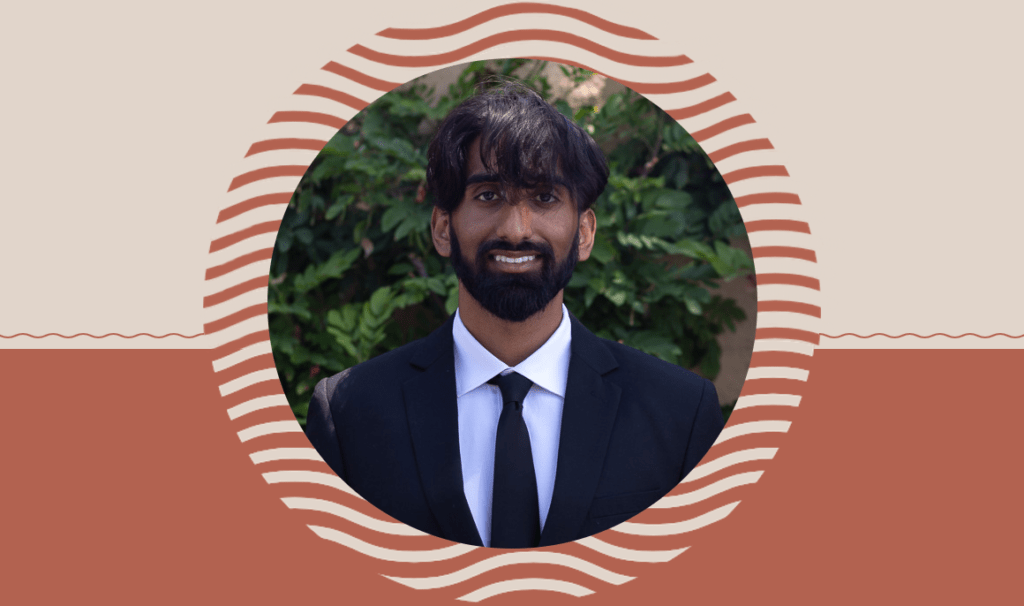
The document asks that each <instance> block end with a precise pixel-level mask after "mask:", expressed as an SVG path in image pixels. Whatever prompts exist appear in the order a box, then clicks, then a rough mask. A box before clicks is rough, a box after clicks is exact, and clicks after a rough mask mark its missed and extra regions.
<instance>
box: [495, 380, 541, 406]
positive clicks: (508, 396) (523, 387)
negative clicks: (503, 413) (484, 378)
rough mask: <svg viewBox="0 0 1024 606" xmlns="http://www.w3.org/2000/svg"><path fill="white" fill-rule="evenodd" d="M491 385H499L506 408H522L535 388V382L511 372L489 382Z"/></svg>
mask: <svg viewBox="0 0 1024 606" xmlns="http://www.w3.org/2000/svg"><path fill="white" fill-rule="evenodd" d="M488 383H490V384H491V385H497V386H498V389H500V390H501V399H502V402H503V404H504V405H505V406H508V405H509V404H517V405H518V406H516V408H522V405H523V399H524V398H526V394H527V392H529V391H530V387H532V386H533V381H531V380H529V379H527V378H526V377H524V376H523V375H521V374H519V373H518V372H510V373H508V374H507V375H498V376H496V377H494V378H493V379H491V380H490V381H488Z"/></svg>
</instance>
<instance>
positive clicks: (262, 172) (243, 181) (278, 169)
mask: <svg viewBox="0 0 1024 606" xmlns="http://www.w3.org/2000/svg"><path fill="white" fill-rule="evenodd" d="M308 169H309V166H303V165H291V166H268V167H266V168H258V169H256V170H253V171H249V172H247V173H242V174H241V175H238V176H237V177H235V178H234V179H232V180H231V185H230V186H228V192H232V191H234V190H236V189H238V188H239V187H243V186H245V185H249V184H250V183H255V182H257V181H262V180H264V179H273V178H276V177H301V176H302V175H304V174H306V170H308Z"/></svg>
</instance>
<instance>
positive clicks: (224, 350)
mask: <svg viewBox="0 0 1024 606" xmlns="http://www.w3.org/2000/svg"><path fill="white" fill-rule="evenodd" d="M269 340H270V331H269V330H261V331H259V332H254V333H251V334H248V335H245V336H244V337H241V338H238V339H235V340H234V341H228V342H227V343H225V344H223V345H220V346H218V347H215V348H213V349H211V350H210V353H211V354H212V355H213V359H214V360H216V359H218V358H223V357H224V356H230V355H231V354H233V353H235V352H236V351H239V350H241V349H244V348H246V347H248V346H250V345H253V344H255V343H262V342H263V341H269Z"/></svg>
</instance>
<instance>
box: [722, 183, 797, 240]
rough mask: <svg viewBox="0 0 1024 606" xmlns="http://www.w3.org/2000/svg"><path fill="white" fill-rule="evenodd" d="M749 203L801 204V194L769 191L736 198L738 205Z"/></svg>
mask: <svg viewBox="0 0 1024 606" xmlns="http://www.w3.org/2000/svg"><path fill="white" fill-rule="evenodd" d="M748 204H800V196H798V195H796V194H786V193H781V192H768V193H763V194H747V195H746V196H740V197H739V198H736V206H738V207H740V208H743V207H744V206H747V205H748ZM807 233H810V232H807Z"/></svg>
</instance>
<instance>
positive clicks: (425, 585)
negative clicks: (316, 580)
mask: <svg viewBox="0 0 1024 606" xmlns="http://www.w3.org/2000/svg"><path fill="white" fill-rule="evenodd" d="M516 564H549V565H552V566H565V567H566V568H571V569H573V570H576V571H579V572H582V573H584V574H588V575H590V576H592V577H594V578H595V579H598V580H601V581H604V582H606V583H611V584H612V585H622V584H623V583H628V582H629V581H632V580H633V579H634V578H635V577H628V576H626V575H622V574H619V573H617V572H612V571H611V570H608V569H606V568H602V567H600V566H598V565H597V564H594V563H592V562H588V561H587V560H584V559H582V558H578V557H576V556H571V555H567V554H564V553H552V552H546V551H526V552H519V553H503V554H501V555H498V556H494V557H491V558H488V559H486V560H481V561H479V562H477V563H475V564H471V565H469V566H466V567H465V568H462V569H460V570H456V571H455V572H451V573H449V574H444V575H439V576H434V577H419V578H409V577H389V576H387V575H384V576H385V578H388V579H391V580H392V581H394V582H396V583H401V584H402V585H406V586H408V587H412V588H413V589H440V588H441V587H451V586H452V585H458V584H459V583H464V582H466V581H468V580H470V579H472V578H474V577H477V576H480V575H481V574H484V573H485V572H490V571H491V570H495V569H497V568H501V567H503V566H514V565H516Z"/></svg>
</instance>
